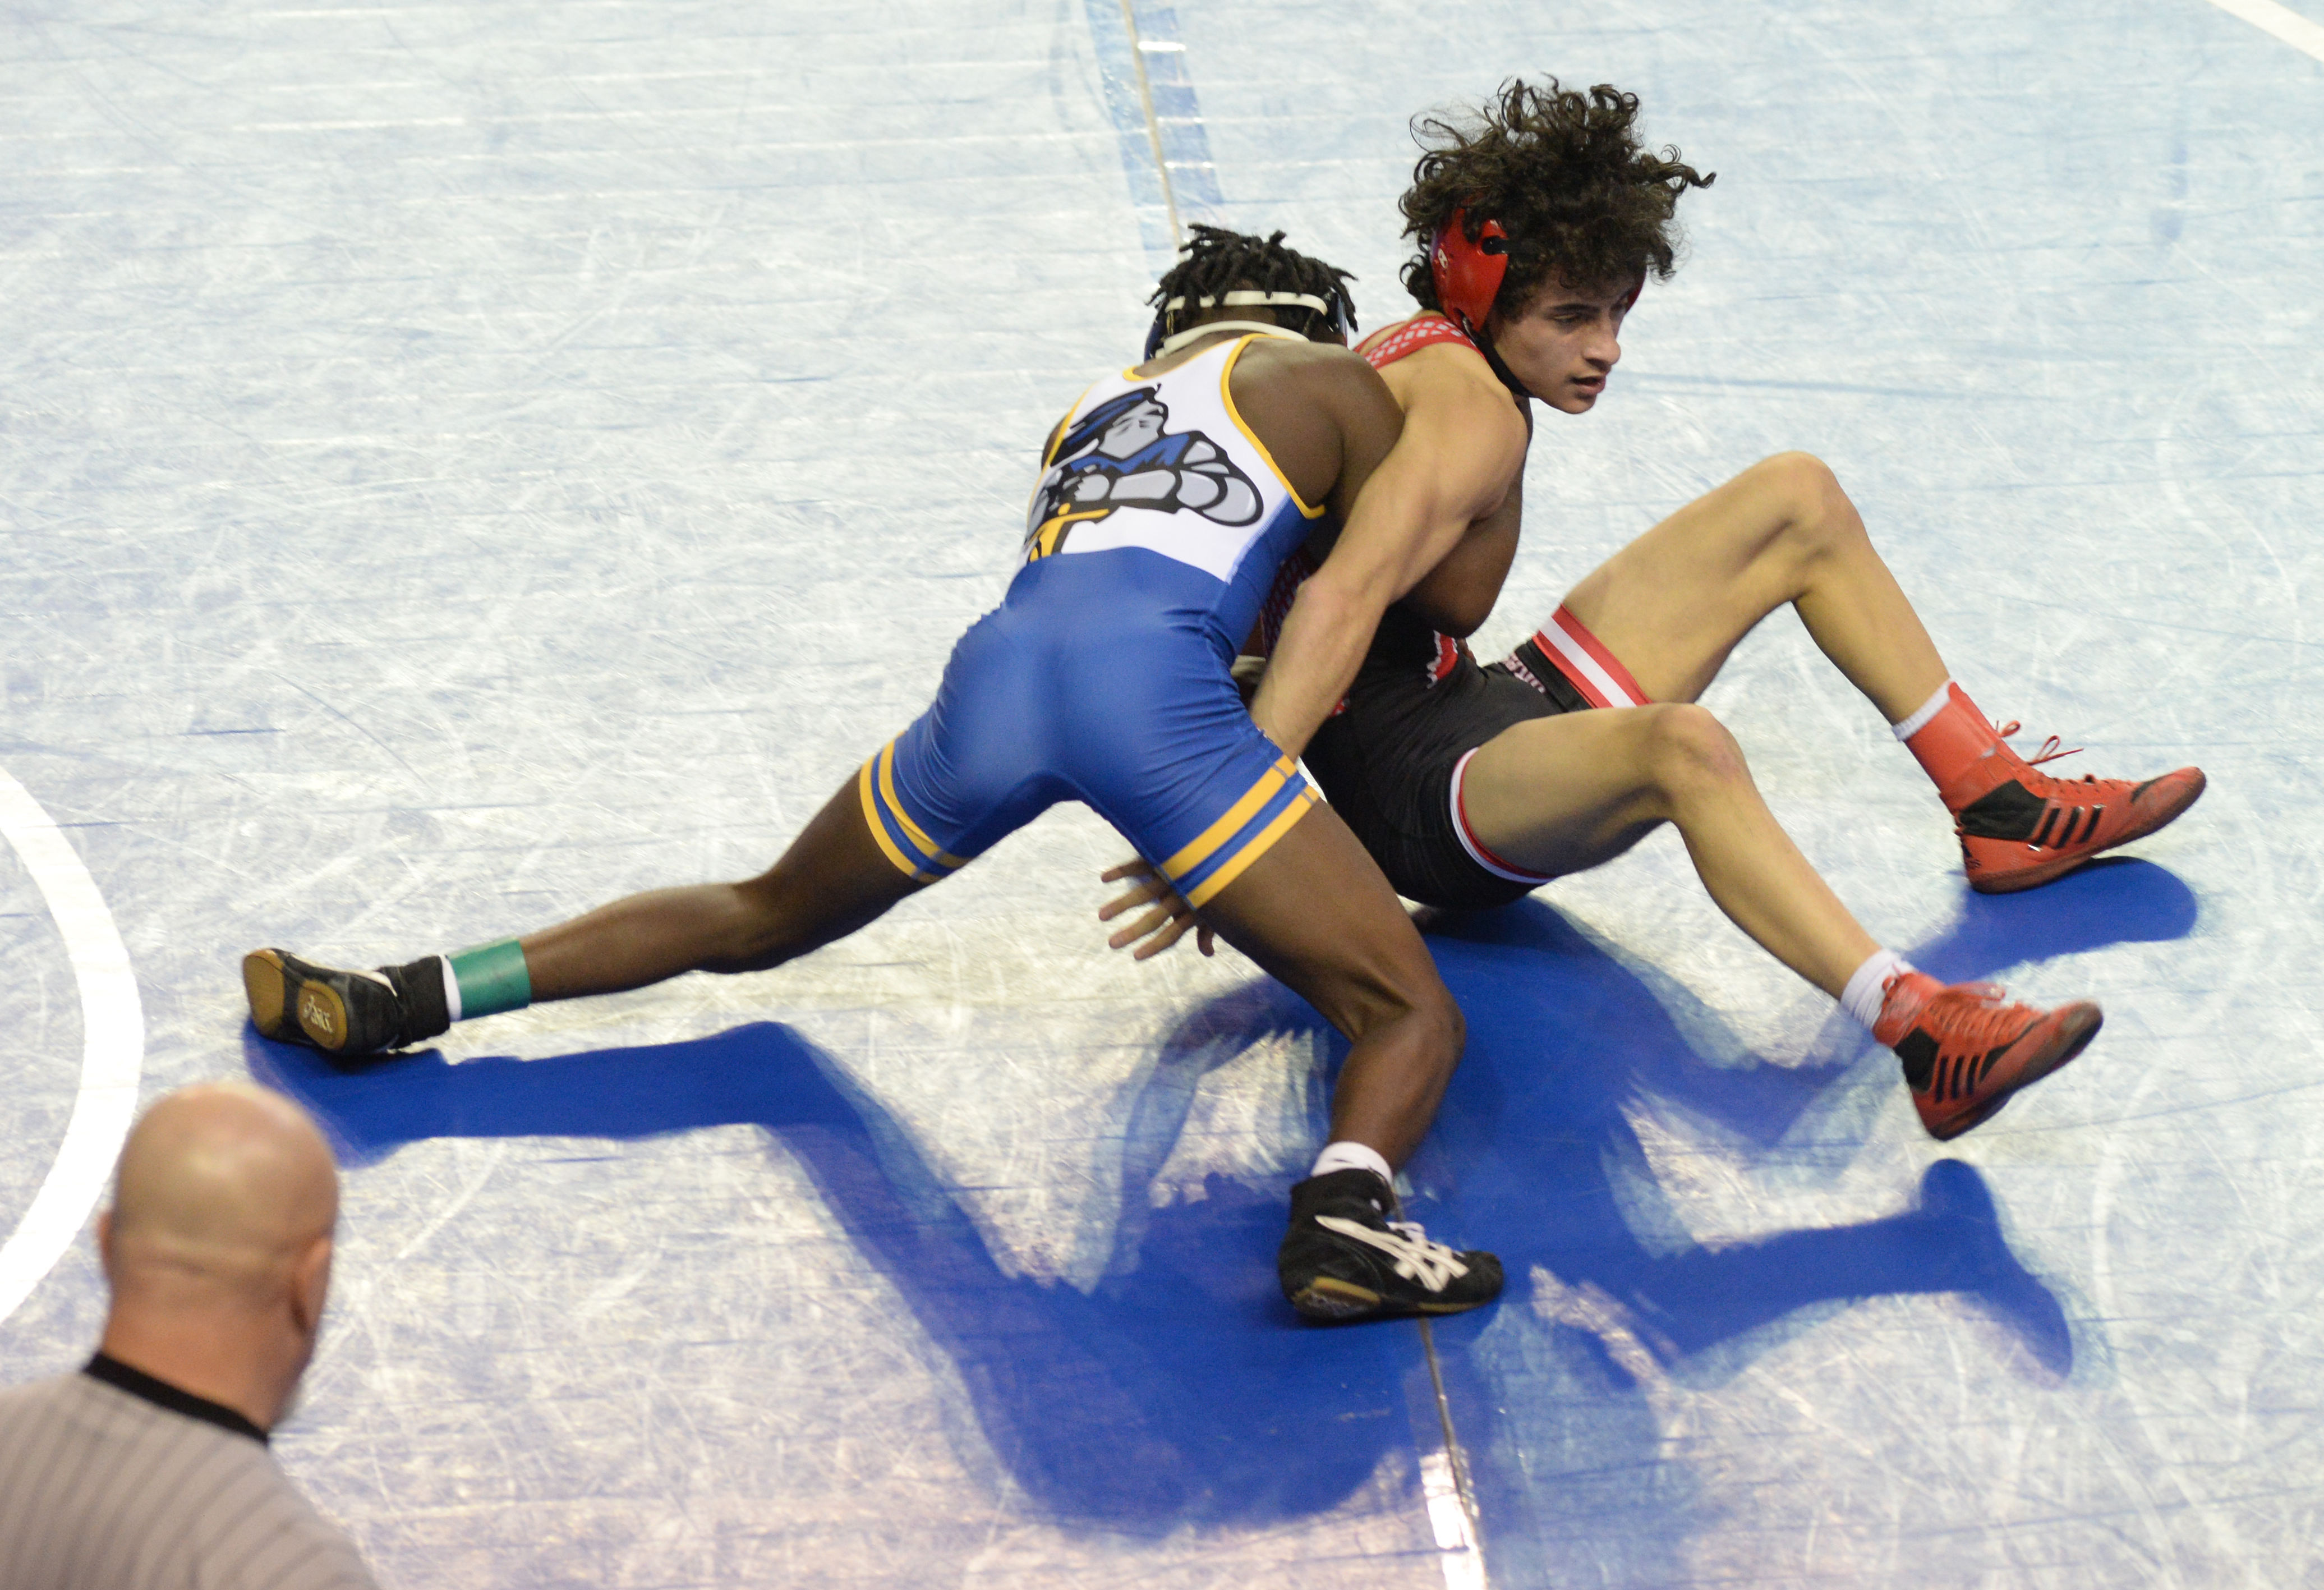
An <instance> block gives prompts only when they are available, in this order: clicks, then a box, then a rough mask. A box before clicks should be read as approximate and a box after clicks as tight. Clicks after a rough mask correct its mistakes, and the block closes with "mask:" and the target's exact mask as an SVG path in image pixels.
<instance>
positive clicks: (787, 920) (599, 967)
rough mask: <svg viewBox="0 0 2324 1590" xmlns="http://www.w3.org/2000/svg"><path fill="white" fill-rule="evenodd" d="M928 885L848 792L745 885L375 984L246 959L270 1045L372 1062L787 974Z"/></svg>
mask: <svg viewBox="0 0 2324 1590" xmlns="http://www.w3.org/2000/svg"><path fill="white" fill-rule="evenodd" d="M924 886H925V885H924V883H923V882H922V881H921V880H919V879H918V878H916V877H915V876H913V875H912V874H907V873H905V872H902V871H901V870H899V868H898V867H896V866H895V865H894V864H892V863H890V860H889V859H888V857H887V856H886V855H884V854H882V852H881V849H880V847H879V846H878V844H877V843H876V842H875V841H874V840H873V838H872V837H871V827H870V826H869V823H868V822H867V820H866V818H865V817H864V814H863V809H862V800H861V798H860V796H859V795H858V793H857V789H856V786H855V784H854V783H853V781H851V782H850V783H848V784H847V785H845V786H844V787H842V789H841V790H839V792H838V793H837V794H835V795H834V796H833V797H832V798H831V799H830V800H828V801H826V802H825V804H824V808H823V809H822V810H821V811H819V812H817V813H816V815H815V818H814V819H813V820H812V821H810V822H809V823H808V824H807V827H806V829H805V830H804V831H803V832H801V833H800V835H799V837H798V838H797V839H794V840H793V841H792V842H791V844H790V847H789V848H788V849H787V850H785V851H784V852H783V855H782V859H781V860H779V861H778V862H776V863H775V864H774V865H773V866H772V867H770V868H769V869H768V870H767V871H766V872H765V873H763V874H761V875H759V876H758V877H756V878H752V879H751V880H749V881H748V882H745V883H703V884H696V885H694V886H692V887H689V888H683V889H657V890H654V891H652V892H649V893H644V894H632V895H631V896H629V897H628V898H627V899H623V900H617V901H613V903H612V904H611V905H604V906H600V907H598V908H597V909H596V910H595V911H590V912H588V913H587V914H586V915H584V916H579V917H576V918H574V919H573V920H570V921H567V922H561V923H559V924H558V925H557V926H556V927H553V928H548V929H543V930H541V931H540V932H538V933H532V934H528V935H527V936H525V937H524V938H518V939H508V940H503V941H502V942H500V943H498V944H493V945H487V946H484V947H483V948H480V949H477V950H472V951H466V952H463V953H462V954H459V955H454V956H448V957H447V956H433V955H431V956H426V957H422V958H420V959H419V960H416V961H412V962H409V963H407V964H405V965H403V966H383V967H381V968H379V969H378V970H377V971H374V972H364V971H350V970H343V969H340V968H337V967H331V966H318V965H315V964H314V963H311V962H309V961H305V960H302V959H300V957H296V956H292V955H288V954H285V953H284V952H283V951H281V950H279V949H262V950H258V951H255V952H254V953H253V954H251V955H249V956H246V957H244V960H243V986H244V992H245V993H246V994H248V996H249V999H250V1013H251V1020H252V1021H254V1023H255V1024H256V1026H257V1028H258V1030H259V1031H260V1032H261V1033H262V1034H263V1035H264V1036H266V1037H268V1038H279V1039H288V1040H294V1041H300V1042H306V1043H310V1044H312V1045H314V1046H315V1047H316V1048H318V1049H324V1050H327V1051H328V1052H330V1053H332V1054H337V1055H346V1056H353V1055H363V1054H373V1053H376V1052H378V1051H380V1050H382V1049H401V1048H404V1047H406V1046H407V1045H410V1044H413V1043H419V1042H422V1041H424V1040H428V1039H430V1038H433V1037H435V1036H437V1035H438V1033H440V1032H442V1031H444V1030H445V1029H446V1028H447V1027H448V1026H449V1025H450V1024H451V1023H452V1022H453V1021H458V1020H460V1019H462V1018H463V1017H469V1016H481V1015H489V1014H493V1013H495V1012H500V1011H505V1010H512V1009H516V1008H519V1007H521V1006H522V1005H525V1004H529V1003H533V1002H535V1001H539V1000H551V999H573V998H576V997H579V996H581V995H583V994H613V993H618V992H620V991H621V990H622V989H627V988H641V987H643V986H645V985H647V984H650V983H659V982H661V981H663V980H664V979H666V978H669V977H674V976H677V975H678V974H679V973H681V972H692V971H704V972H753V971H762V970H764V969H766V968H768V967H770V966H780V965H781V964H782V963H783V962H785V961H787V960H790V959H792V958H793V957H798V956H801V955H805V954H806V953H807V951H809V950H811V949H817V948H821V947H822V946H824V945H825V944H829V943H831V942H832V941H833V940H834V939H836V938H844V937H846V936H847V935H848V934H850V933H853V931H855V929H858V928H861V927H862V926H863V925H864V924H866V923H868V922H870V921H871V920H873V919H874V918H876V917H878V916H880V915H881V913H882V912H884V911H887V909H888V908H889V907H890V906H891V905H893V904H895V903H896V902H897V901H899V900H901V899H903V898H904V897H905V896H906V895H908V894H910V893H913V892H916V891H917V890H918V889H920V888H922V887H924Z"/></svg>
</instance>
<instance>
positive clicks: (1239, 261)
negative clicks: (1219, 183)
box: [1146, 221, 1356, 337]
mask: <svg viewBox="0 0 2324 1590" xmlns="http://www.w3.org/2000/svg"><path fill="white" fill-rule="evenodd" d="M1354 280H1355V278H1354V277H1353V276H1351V275H1350V274H1349V273H1347V272H1345V271H1342V270H1341V269H1340V268H1339V267H1338V266H1337V265H1327V264H1325V263H1323V261H1322V260H1318V259H1310V258H1309V257H1308V256H1307V255H1305V254H1301V253H1300V252H1299V251H1298V250H1297V249H1293V248H1286V247H1284V246H1283V234H1282V233H1280V232H1277V233H1275V234H1274V235H1273V236H1268V237H1254V236H1250V234H1248V233H1244V232H1230V231H1228V230H1227V229H1226V228H1225V227H1224V226H1209V225H1206V224H1204V223H1203V222H1201V221H1197V222H1195V223H1194V236H1193V237H1192V238H1191V239H1189V240H1188V242H1187V244H1186V245H1185V247H1184V248H1182V249H1180V250H1179V251H1178V263H1176V264H1175V265H1173V266H1171V267H1170V269H1169V271H1168V273H1166V274H1165V275H1164V276H1163V278H1162V282H1161V284H1160V285H1159V286H1157V287H1156V288H1155V289H1154V296H1153V297H1151V298H1149V299H1148V300H1146V301H1147V302H1148V303H1150V304H1152V305H1153V306H1154V307H1155V308H1157V309H1160V308H1161V307H1162V306H1163V305H1164V304H1167V303H1168V302H1169V301H1170V300H1172V299H1174V298H1180V297H1183V298H1185V300H1186V308H1185V310H1181V311H1179V313H1180V315H1181V316H1190V315H1191V314H1192V312H1193V311H1194V310H1196V309H1198V308H1200V307H1201V302H1202V300H1203V299H1205V298H1216V297H1218V296H1220V295H1221V294H1222V293H1226V292H1231V291H1234V290H1235V289H1236V288H1238V287H1245V288H1251V289H1254V290H1256V291H1260V292H1311V293H1314V295H1315V296H1316V297H1317V298H1320V299H1322V300H1323V301H1324V302H1326V303H1332V304H1336V305H1338V306H1339V310H1340V313H1341V315H1342V317H1343V318H1344V319H1346V321H1347V324H1348V329H1350V330H1351V331H1352V330H1354V329H1355V326H1356V306H1355V303H1354V300H1351V299H1350V298H1349V297H1348V285H1347V284H1348V283H1349V282H1352V281H1354ZM1268 307H1269V308H1270V309H1271V310H1272V311H1273V313H1274V315H1275V318H1276V319H1277V320H1278V321H1279V322H1280V323H1281V324H1282V325H1283V326H1284V327H1285V328H1286V329H1289V330H1293V331H1296V332H1298V333H1299V334H1300V335H1301V336H1302V337H1314V335H1315V334H1316V333H1317V332H1319V331H1323V330H1324V329H1326V328H1328V327H1329V326H1330V325H1331V323H1332V318H1331V317H1330V316H1329V315H1326V314H1319V313H1317V312H1316V311H1315V310H1309V309H1302V308H1299V307H1298V306H1296V305H1290V304H1275V305H1270V306H1268ZM1186 323H1187V322H1186V320H1185V319H1172V320H1171V321H1170V322H1169V323H1167V325H1166V326H1165V327H1164V329H1165V330H1166V331H1176V330H1177V329H1178V328H1180V327H1182V326H1184V325H1185V324H1186Z"/></svg>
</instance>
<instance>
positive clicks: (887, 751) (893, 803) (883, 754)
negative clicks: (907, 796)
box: [880, 740, 968, 872]
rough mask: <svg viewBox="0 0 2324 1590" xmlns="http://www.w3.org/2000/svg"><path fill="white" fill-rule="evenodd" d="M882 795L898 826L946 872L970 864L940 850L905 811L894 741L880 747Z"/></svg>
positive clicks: (954, 870)
mask: <svg viewBox="0 0 2324 1590" xmlns="http://www.w3.org/2000/svg"><path fill="white" fill-rule="evenodd" d="M880 793H881V794H882V795H884V796H886V797H887V798H888V809H890V811H892V812H894V813H895V814H896V826H897V827H899V828H901V829H903V830H904V833H905V835H906V837H908V838H909V839H910V840H911V842H912V843H913V844H915V845H917V846H919V847H920V848H921V849H922V850H925V851H927V853H928V855H931V856H933V857H934V858H935V859H936V864H937V865H938V866H940V867H943V868H944V869H945V871H946V872H956V871H958V870H959V869H960V868H962V867H964V866H966V865H967V864H968V863H967V862H966V861H965V860H964V859H962V858H961V857H959V856H957V855H952V854H951V853H949V852H947V851H944V850H940V849H938V848H937V847H936V841H935V840H933V839H931V838H929V837H927V833H926V832H924V831H923V830H922V829H921V827H920V825H919V824H918V823H916V822H914V821H913V820H912V814H911V813H910V812H908V811H906V810H905V809H904V803H903V801H902V800H899V798H898V797H897V794H896V742H895V741H893V740H890V741H889V742H888V743H887V744H885V745H882V746H881V747H880Z"/></svg>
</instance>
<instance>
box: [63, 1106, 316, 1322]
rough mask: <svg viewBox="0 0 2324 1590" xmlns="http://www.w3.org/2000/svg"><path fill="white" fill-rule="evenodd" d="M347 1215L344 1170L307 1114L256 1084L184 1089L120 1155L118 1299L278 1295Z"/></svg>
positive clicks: (115, 1243) (115, 1228) (151, 1115)
mask: <svg viewBox="0 0 2324 1590" xmlns="http://www.w3.org/2000/svg"><path fill="white" fill-rule="evenodd" d="M338 1214H339V1179H338V1170H337V1167H336V1166H335V1165H334V1164H333V1163H332V1160H331V1151H330V1149H329V1147H328V1146H327V1144H325V1142H323V1135H322V1133H321V1132H318V1131H316V1130H315V1123H313V1122H312V1121H311V1120H309V1119H308V1117H307V1113H306V1112H305V1111H304V1110H301V1109H300V1107H299V1106H298V1105H295V1104H292V1103H291V1101H290V1100H289V1099H287V1098H285V1097H283V1096H282V1095H281V1094H279V1093H271V1092H269V1091H267V1090H266V1089H264V1088H262V1087H254V1086H250V1085H249V1084H248V1083H243V1082H206V1083H203V1084H200V1085H199V1086H194V1087H189V1088H186V1089H184V1090H182V1091H180V1092H178V1093H173V1094H171V1095H169V1096H168V1097H167V1098H164V1099H163V1100H161V1103H159V1104H157V1105H154V1106H153V1107H152V1109H150V1110H148V1111H146V1112H145V1116H144V1119H143V1120H141V1121H140V1122H138V1123H137V1126H136V1129H135V1130H134V1131H133V1132H130V1134H129V1142H128V1143H127V1144H126V1145H125V1146H124V1148H123V1149H122V1151H121V1166H120V1169H119V1171H118V1172H117V1174H116V1177H115V1191H114V1204H113V1212H112V1218H111V1231H110V1234H109V1237H108V1242H107V1247H108V1250H109V1251H108V1254H107V1257H108V1260H109V1265H108V1268H109V1270H110V1271H111V1272H112V1277H113V1282H114V1288H115V1291H116V1292H119V1291H120V1290H123V1289H124V1286H129V1287H134V1286H137V1285H140V1284H141V1283H148V1282H163V1283H166V1282H175V1283H180V1284H182V1283H187V1282H194V1283H208V1284H211V1285H215V1286H218V1287H223V1288H229V1289H243V1288H252V1287H255V1288H258V1289H261V1290H264V1289H267V1288H270V1287H271V1286H272V1285H273V1284H275V1283H276V1282H277V1280H279V1278H280V1277H281V1275H282V1274H283V1273H284V1271H286V1270H287V1269H289V1268H291V1267H292V1266H294V1265H296V1264H297V1263H298V1262H299V1261H300V1259H301V1258H302V1256H304V1255H305V1254H306V1253H307V1252H308V1250H309V1249H310V1248H312V1247H313V1246H314V1244H315V1243H316V1242H317V1240H318V1239H319V1238H326V1237H327V1236H329V1235H330V1233H331V1229H332V1227H333V1225H336V1224H337V1220H338Z"/></svg>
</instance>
